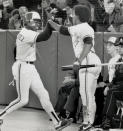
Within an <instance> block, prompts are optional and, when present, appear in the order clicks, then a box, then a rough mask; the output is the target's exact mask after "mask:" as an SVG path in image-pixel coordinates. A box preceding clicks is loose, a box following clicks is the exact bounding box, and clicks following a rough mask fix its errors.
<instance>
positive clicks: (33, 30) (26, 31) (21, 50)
mask: <svg viewBox="0 0 123 131" xmlns="http://www.w3.org/2000/svg"><path fill="white" fill-rule="evenodd" d="M40 22H41V18H40V15H39V14H38V13H37V12H28V13H26V14H25V27H24V28H22V30H21V31H20V32H19V34H18V35H17V39H16V50H17V53H16V61H15V63H14V64H13V66H12V73H13V76H14V79H15V81H16V89H17V93H18V97H17V99H15V100H14V101H12V102H11V103H10V104H9V105H8V106H7V107H6V108H5V109H4V110H3V111H2V112H1V113H0V119H1V124H2V120H3V118H4V117H5V116H6V115H7V114H9V113H11V112H13V111H14V110H17V109H18V108H21V107H23V106H24V105H26V104H27V103H28V101H29V90H30V89H31V90H32V91H33V92H34V93H35V94H36V95H37V97H38V98H39V100H40V103H41V104H42V107H43V108H44V109H45V111H46V112H47V113H48V115H49V116H50V117H51V119H52V121H53V124H54V126H55V129H56V130H61V129H63V128H65V127H66V126H68V125H69V124H70V123H71V122H72V120H71V119H69V120H63V121H61V120H60V119H59V118H58V116H57V115H56V113H55V111H54V109H53V106H52V104H51V102H50V98H49V94H48V92H47V90H46V89H45V88H44V85H43V83H42V80H41V78H40V76H39V73H38V72H37V70H36V68H35V65H34V62H35V60H36V42H41V41H45V40H47V39H48V38H49V37H50V36H51V34H52V28H51V26H50V24H49V23H47V25H46V28H45V29H44V31H43V32H41V33H39V32H37V30H38V29H39V27H40Z"/></svg>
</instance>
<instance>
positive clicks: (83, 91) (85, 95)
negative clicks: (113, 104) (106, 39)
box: [68, 22, 101, 123]
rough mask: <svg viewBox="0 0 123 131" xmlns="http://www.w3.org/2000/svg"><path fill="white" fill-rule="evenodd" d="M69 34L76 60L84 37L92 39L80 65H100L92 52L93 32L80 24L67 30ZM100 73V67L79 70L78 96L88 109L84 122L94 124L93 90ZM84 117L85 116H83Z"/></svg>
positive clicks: (88, 27)
mask: <svg viewBox="0 0 123 131" xmlns="http://www.w3.org/2000/svg"><path fill="white" fill-rule="evenodd" d="M68 30H69V33H70V34H71V37H72V43H73V49H74V53H75V56H76V58H79V57H80V54H81V52H82V51H83V45H84V42H83V39H84V38H86V37H91V38H92V39H93V47H92V48H91V51H90V52H89V54H88V55H87V56H86V58H85V59H84V60H83V61H82V63H81V64H82V65H85V64H100V63H101V61H100V59H99V57H98V56H97V55H96V54H95V51H94V30H93V29H92V27H90V26H89V24H88V23H86V22H85V23H81V24H78V25H75V26H72V27H69V28H68ZM100 72H101V68H100V67H93V68H88V69H80V71H79V80H80V95H81V98H82V103H83V105H84V106H87V108H88V117H89V118H88V119H87V120H86V118H84V122H85V123H86V122H90V123H93V122H94V117H95V111H96V104H95V96H94V93H95V90H96V85H97V78H98V76H99V74H100ZM85 117H86V116H85Z"/></svg>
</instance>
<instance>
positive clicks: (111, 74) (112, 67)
mask: <svg viewBox="0 0 123 131" xmlns="http://www.w3.org/2000/svg"><path fill="white" fill-rule="evenodd" d="M119 58H120V55H119V54H117V55H116V56H114V57H113V58H111V59H110V60H109V66H108V74H109V82H112V80H113V77H114V73H115V65H110V64H113V63H116V62H117V61H118V60H119Z"/></svg>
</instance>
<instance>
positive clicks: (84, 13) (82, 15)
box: [74, 5, 91, 23]
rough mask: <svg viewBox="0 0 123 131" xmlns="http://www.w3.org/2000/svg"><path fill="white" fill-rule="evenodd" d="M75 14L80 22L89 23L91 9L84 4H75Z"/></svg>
mask: <svg viewBox="0 0 123 131" xmlns="http://www.w3.org/2000/svg"><path fill="white" fill-rule="evenodd" d="M74 10H75V15H77V16H78V17H79V20H80V21H81V22H87V23H89V22H90V20H91V11H90V9H89V8H88V7H87V6H86V5H75V6H74Z"/></svg>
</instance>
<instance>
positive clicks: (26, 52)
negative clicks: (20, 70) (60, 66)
mask: <svg viewBox="0 0 123 131" xmlns="http://www.w3.org/2000/svg"><path fill="white" fill-rule="evenodd" d="M38 34H39V33H38V32H35V31H32V30H28V29H26V28H22V30H21V31H20V32H19V34H18V35H17V39H16V49H17V53H16V59H17V60H21V61H35V60H36V38H37V36H38Z"/></svg>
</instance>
